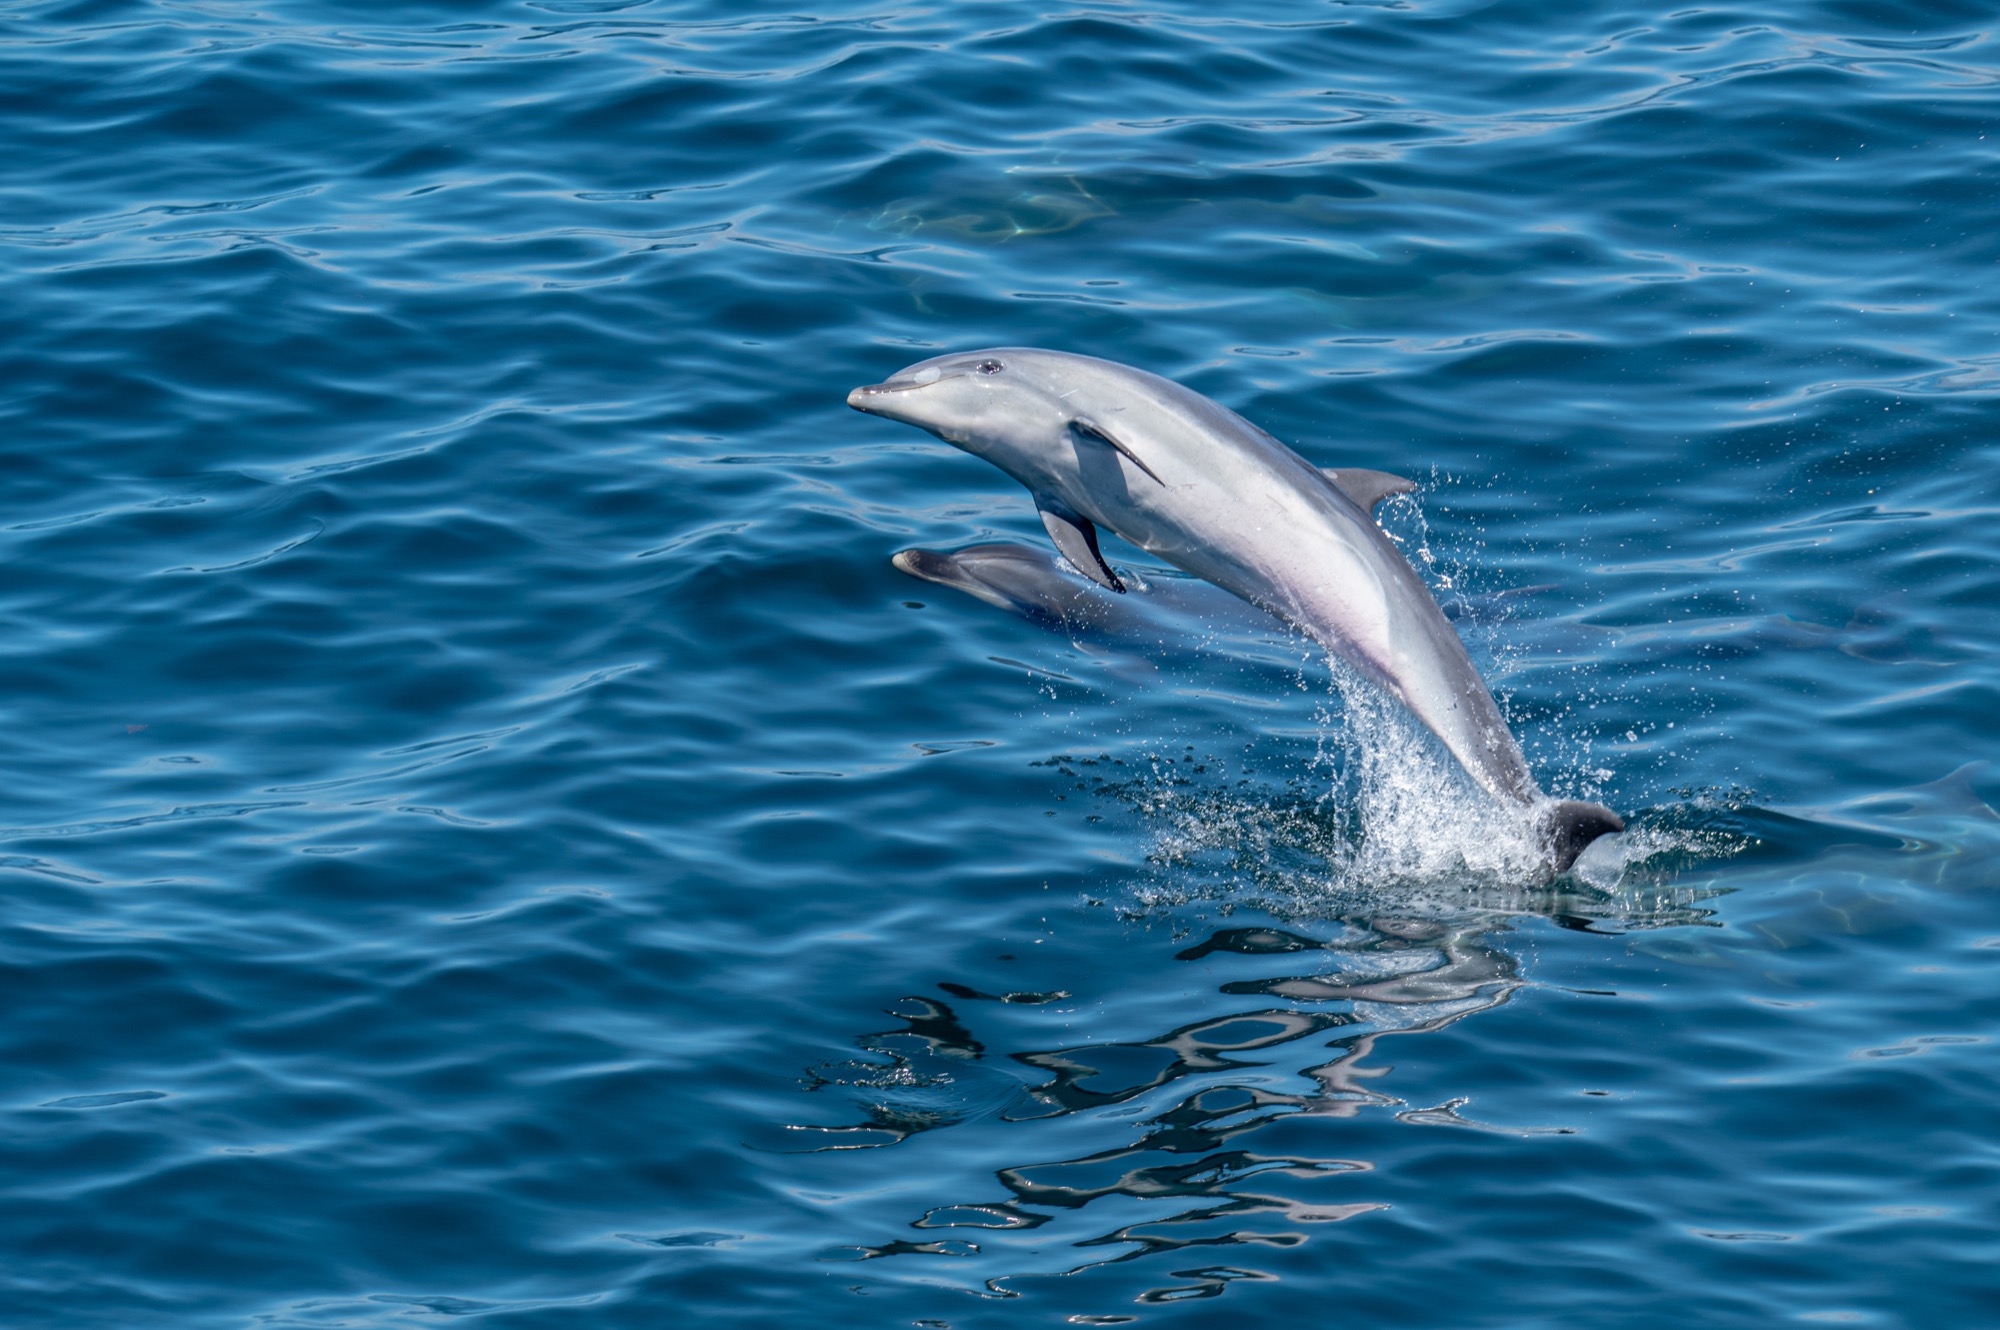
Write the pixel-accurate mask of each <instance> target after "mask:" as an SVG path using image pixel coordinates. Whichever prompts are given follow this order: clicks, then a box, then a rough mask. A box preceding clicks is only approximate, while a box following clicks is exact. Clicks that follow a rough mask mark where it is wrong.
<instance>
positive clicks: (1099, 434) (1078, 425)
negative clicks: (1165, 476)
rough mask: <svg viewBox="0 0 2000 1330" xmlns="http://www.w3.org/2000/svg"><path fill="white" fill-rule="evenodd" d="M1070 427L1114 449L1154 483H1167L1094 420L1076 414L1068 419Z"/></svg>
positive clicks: (1085, 436) (1115, 436)
mask: <svg viewBox="0 0 2000 1330" xmlns="http://www.w3.org/2000/svg"><path fill="white" fill-rule="evenodd" d="M1070 428H1071V429H1073V430H1075V431H1076V432H1077V433H1078V434H1081V435H1082V436H1083V437H1084V438H1086V439H1094V440H1096V441H1097V442H1098V443H1101V444H1103V445H1104V446H1105V447H1107V448H1112V449H1115V450H1116V451H1117V452H1118V454H1119V455H1120V456H1122V457H1123V458H1124V459H1125V460H1126V461H1128V462H1130V463H1131V464H1132V465H1133V466H1136V467H1138V468H1139V469H1140V470H1141V471H1144V472H1145V473H1146V474H1147V475H1149V476H1151V477H1152V478H1153V483H1154V484H1156V485H1164V484H1166V483H1167V482H1166V481H1164V480H1161V479H1160V477H1159V473H1158V472H1156V471H1154V470H1153V468H1152V467H1150V466H1147V465H1146V464H1145V463H1144V462H1143V461H1141V460H1139V454H1137V453H1135V452H1133V451H1132V449H1131V448H1130V447H1129V446H1127V445H1126V444H1125V443H1124V442H1123V441H1122V440H1120V439H1119V438H1118V436H1117V435H1115V434H1113V433H1111V432H1110V431H1109V430H1107V429H1105V428H1104V426H1102V425H1100V424H1098V423H1097V422H1096V421H1094V420H1086V419H1085V418H1084V417H1082V416H1078V417H1077V418H1076V419H1075V420H1072V421H1070Z"/></svg>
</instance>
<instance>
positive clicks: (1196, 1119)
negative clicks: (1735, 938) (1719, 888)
mask: <svg viewBox="0 0 2000 1330" xmlns="http://www.w3.org/2000/svg"><path fill="white" fill-rule="evenodd" d="M1705 894H1712V893H1704V892H1702V891H1700V890H1692V889H1689V890H1679V891H1675V890H1655V891H1652V892H1650V893H1646V896H1645V899H1644V901H1643V903H1641V902H1639V901H1637V900H1634V899H1630V898H1627V899H1612V898H1606V897H1602V896H1598V895H1596V894H1594V893H1588V892H1582V893H1579V892H1577V891H1576V890H1575V889H1568V890H1550V891H1546V892H1543V893H1540V898H1539V899H1538V900H1529V899H1527V898H1525V897H1524V896H1523V895H1522V894H1521V893H1509V894H1508V895H1507V896H1506V898H1505V899H1504V900H1502V901H1499V902H1482V901H1480V900H1479V899H1477V898H1476V897H1475V898H1473V899H1466V898H1465V897H1464V896H1463V894H1461V895H1460V898H1459V900H1458V901H1457V903H1456V904H1455V905H1453V906H1452V907H1451V908H1449V909H1441V908H1440V907H1439V903H1438V901H1437V900H1435V899H1433V900H1430V901H1405V902H1402V905H1403V906H1405V907H1410V908H1399V907H1398V905H1397V903H1394V902H1387V901H1385V902H1383V903H1381V904H1380V905H1378V906H1377V907H1376V908H1375V909H1373V910H1365V909H1355V910H1351V911H1348V912H1345V913H1342V914H1340V915H1338V916H1337V917H1333V918H1322V919H1320V920H1318V921H1317V922H1316V923H1315V924H1313V925H1312V926H1307V925H1305V924H1302V923H1301V924H1295V925H1293V926H1279V925H1277V924H1266V925H1260V926H1248V927H1221V928H1213V929H1211V930H1210V931H1208V933H1207V935H1206V936H1205V937H1203V938H1202V939H1201V940H1200V941H1198V942H1196V943H1194V944H1193V945H1191V946H1187V947H1185V948H1184V949H1182V950H1180V951H1179V952H1178V953H1176V955H1177V959H1178V960H1180V961H1183V962H1188V963H1191V964H1198V965H1199V966H1200V968H1201V969H1202V971H1203V972H1204V973H1210V972H1216V971H1220V972H1221V973H1223V974H1227V975H1230V976H1233V977H1230V978H1227V979H1225V980H1224V981H1223V982H1222V983H1220V984H1219V985H1217V986H1215V987H1214V988H1213V989H1212V990H1211V991H1209V992H1208V993H1207V995H1206V996H1205V997H1201V996H1197V997H1194V998H1191V999H1189V1005H1188V1007H1184V1008H1182V1009H1181V1010H1179V1011H1178V1012H1177V1013H1176V1014H1177V1015H1178V1016H1179V1017H1180V1020H1179V1021H1178V1022H1177V1023H1174V1024H1171V1025H1170V1026H1168V1027H1167V1028H1164V1029H1162V1030H1161V1031H1160V1032H1159V1033H1157V1034H1155V1035H1153V1036H1151V1037H1149V1038H1141V1039H1122V1040H1102V1041H1097V1040H1090V1039H1088V1038H1086V1039H1083V1040H1080V1041H1078V1042H1075V1043H1069V1044H1063V1045H1060V1046H1056V1047H1051V1048H1020V1049H1013V1048H1005V1047H999V1046H995V1045H993V1044H991V1043H989V1042H988V1040H987V1039H985V1038H982V1036H981V1030H980V1027H981V1025H982V1022H981V1020H980V1019H979V1015H980V1004H982V1003H985V1002H1000V1003H1010V1004H1029V1005H1044V1004H1051V1003H1060V1002H1062V1001H1064V1000H1065V999H1067V998H1068V997H1069V994H1067V993H1063V992H1047V993H1001V994H994V993H983V992H977V991H975V990H973V989H971V988H969V987H966V986H964V985H959V984H953V983H946V984H942V985H940V988H941V989H943V990H944V991H945V992H946V994H947V995H948V996H949V997H951V998H954V999H956V1001H946V1000H945V999H943V998H939V997H935V996H929V995H924V996H912V997H908V998H905V999H903V1001H902V1002H900V1003H899V1004H897V1006H896V1007H895V1008H894V1009H893V1014H894V1015H895V1016H896V1017H897V1019H898V1024H897V1025H896V1026H895V1028H893V1029H889V1030H883V1031H877V1032H871V1033H868V1034H865V1035H862V1036H860V1037H859V1038H858V1039H857V1041H856V1042H857V1043H858V1045H859V1046H860V1048H861V1049H862V1050H863V1051H864V1054H865V1056H863V1057H861V1058H857V1059H854V1060H852V1061H847V1062H840V1063H834V1064H828V1065H823V1066H820V1067H818V1068H815V1069H814V1070H813V1072H812V1074H811V1075H810V1077H809V1079H808V1081H807V1084H808V1086H809V1088H810V1089H812V1090H815V1091H835V1092H838V1093H840V1094H842V1095H843V1096H844V1097H845V1098H846V1099H848V1100H849V1101H850V1102H851V1103H853V1104H854V1105H855V1106H857V1107H858V1108H859V1109H860V1110H861V1112H862V1113H863V1115H864V1120H863V1121H859V1122H854V1123H850V1124H847V1125H843V1126H837V1127H825V1128H799V1129H797V1131H798V1133H799V1134H800V1136H801V1137H803V1138H805V1139H806V1140H808V1141H810V1144H808V1145H806V1147H805V1148H807V1149H811V1150H836V1149H854V1148H865V1147H871V1146H874V1147H887V1146H894V1145H896V1144H898V1143H900V1142H902V1141H904V1140H906V1139H908V1138H909V1137H911V1136H914V1135H916V1134H917V1133H920V1132H928V1131H938V1130H944V1129H950V1128H955V1127H961V1126H964V1125H967V1124H969V1123H971V1122H972V1121H974V1120H976V1119H982V1118H996V1119H998V1120H999V1121H1000V1122H1002V1123H1007V1122H1026V1121H1029V1120H1036V1119H1040V1120H1049V1121H1044V1122H1043V1123H1042V1124H1041V1127H1040V1129H1038V1130H1037V1131H1035V1133H1034V1134H1033V1136H1032V1138H1031V1139H1032V1140H1034V1141H1035V1142H1036V1143H1037V1144H1038V1145H1046V1144H1049V1143H1053V1142H1055V1141H1058V1140H1062V1141H1069V1142H1073V1143H1074V1144H1075V1145H1076V1146H1077V1147H1078V1148H1077V1149H1076V1151H1075V1153H1070V1154H1065V1155H1061V1156H1058V1157H1053V1158H1049V1157H1037V1158H1029V1159H1023V1160H1021V1161H1020V1162H1017V1163H1014V1164H1012V1165H1009V1166H1006V1167H1001V1168H999V1169H997V1170H995V1172H994V1173H993V1179H994V1182H995V1184H997V1185H995V1186H994V1187H993V1188H992V1190H990V1191H983V1192H981V1193H978V1194H972V1195H966V1196H961V1197H956V1198H952V1199H949V1200H947V1201H945V1202H944V1203H941V1204H938V1205H936V1206H934V1207H933V1208H931V1209H929V1210H928V1211H926V1212H924V1213H922V1214H913V1215H911V1216H910V1217H909V1220H908V1223H909V1226H910V1227H911V1228H912V1229H913V1230H916V1232H917V1236H914V1237H903V1238H894V1239H890V1240H887V1241H884V1242H880V1243H876V1244H873V1245H856V1246H848V1247H839V1248H835V1249H833V1250H831V1251H828V1252H826V1253H825V1256H826V1258H827V1259H831V1260H874V1259H878V1258H884V1257H892V1256H911V1255H917V1256H951V1257H956V1258H960V1260H961V1261H964V1262H969V1266H960V1267H957V1270H956V1272H957V1273H959V1274H961V1275H967V1276H968V1277H970V1278H971V1279H972V1281H973V1282H974V1283H976V1284H977V1286H978V1287H977V1289H976V1290H972V1291H984V1292H986V1293H988V1294H994V1295H1005V1294H1007V1293H1009V1292H1011V1291H1013V1290H1012V1289H1011V1288H1010V1283H1011V1282H1012V1281H1015V1280H1018V1279H1019V1278H1021V1277H1023V1276H1026V1275H1030V1274H1032V1275H1057V1274H1074V1273H1077V1272H1080V1271H1083V1270H1086V1269H1090V1268H1092V1267H1096V1266H1103V1265H1109V1264H1112V1263H1116V1262H1121V1261H1129V1260H1132V1259H1134V1258H1137V1257H1141V1256H1147V1255H1152V1254H1157V1253H1162V1252H1169V1253H1171V1252H1178V1251H1181V1250H1183V1249H1194V1248H1204V1249H1205V1248H1227V1249H1231V1251H1230V1254H1229V1255H1228V1256H1227V1258H1226V1259H1227V1260H1228V1261H1229V1262H1230V1263H1231V1264H1229V1265H1228V1266H1220V1265H1217V1266H1213V1267H1210V1266H1208V1265H1206V1264H1205V1262H1206V1261H1208V1260H1209V1259H1216V1260H1220V1259H1223V1256H1222V1254H1221V1253H1220V1252H1218V1253H1216V1255H1215V1257H1213V1258H1209V1257H1200V1256H1197V1255H1195V1254H1194V1253H1193V1252H1192V1251H1190V1253H1189V1255H1188V1256H1187V1257H1185V1258H1183V1259H1186V1260H1189V1261H1190V1262H1193V1263H1195V1264H1196V1265H1197V1266H1199V1267H1200V1268H1198V1269H1193V1270H1181V1269H1176V1270H1175V1272H1174V1273H1175V1276H1176V1277H1177V1278H1182V1279H1185V1280H1186V1281H1187V1282H1184V1283H1177V1284H1175V1285H1172V1286H1169V1287H1162V1288H1156V1289H1153V1290H1151V1291H1150V1292H1149V1293H1147V1294H1144V1295H1142V1296H1141V1297H1140V1298H1139V1300H1140V1301H1141V1302H1146V1301H1171V1300H1175V1299H1179V1298H1186V1297H1200V1296H1213V1295H1214V1294H1217V1293H1220V1292H1221V1291H1223V1289H1224V1288H1225V1287H1226V1285H1227V1284H1228V1283H1229V1282H1230V1281H1231V1280H1236V1279H1262V1278H1274V1277H1275V1276H1274V1275H1271V1274H1269V1273H1260V1272H1259V1271H1258V1270H1256V1269H1255V1268H1254V1267H1255V1266H1256V1259H1255V1257H1254V1256H1253V1255H1250V1254H1249V1253H1248V1252H1246V1251H1244V1250H1241V1249H1244V1248H1253V1249H1254V1248H1256V1247H1259V1246H1264V1247H1289V1246H1295V1245H1298V1244H1300V1243H1302V1242H1304V1241H1305V1240H1306V1234H1305V1232H1304V1230H1303V1228H1302V1226H1304V1225H1310V1224H1324V1223H1331V1222H1337V1221H1341V1220H1347V1219H1352V1218H1354V1217H1356V1216H1358V1215H1364V1214H1367V1213H1369V1212H1371V1211H1375V1210H1382V1209H1386V1208H1387V1206H1386V1204H1385V1203H1384V1202H1382V1201H1380V1200H1376V1199H1373V1198H1371V1197H1370V1196H1369V1194H1368V1192H1367V1189H1366V1184H1365V1182H1364V1181H1363V1175H1365V1174H1368V1173H1369V1172H1371V1171H1372V1169H1373V1167H1374V1166H1373V1164H1372V1163H1371V1162H1370V1160H1369V1158H1368V1157H1367V1155H1368V1153H1369V1152H1368V1150H1367V1148H1366V1145H1365V1142H1364V1141H1362V1140H1360V1139H1356V1140H1353V1141H1352V1142H1350V1141H1349V1140H1348V1138H1347V1137H1346V1136H1345V1134H1343V1133H1342V1132H1341V1131H1339V1130H1336V1131H1335V1133H1334V1134H1332V1135H1326V1134H1324V1133H1317V1134H1314V1135H1312V1136H1311V1137H1310V1138H1309V1139H1310V1140H1311V1141H1312V1142H1315V1143H1317V1145H1318V1146H1319V1147H1321V1148H1315V1149H1313V1150H1311V1151H1306V1150H1301V1149H1300V1148H1298V1147H1299V1144H1300V1142H1301V1141H1302V1140H1305V1139H1307V1138H1305V1137H1302V1136H1301V1135H1300V1134H1299V1133H1298V1132H1296V1131H1291V1130H1284V1129H1285V1128H1287V1127H1289V1126H1291V1125H1292V1123H1293V1122H1294V1121H1295V1120H1297V1119H1300V1118H1304V1117H1313V1118H1319V1119H1325V1120H1332V1121H1339V1120H1356V1121H1357V1122H1365V1121H1366V1120H1367V1119H1368V1118H1369V1117H1370V1116H1371V1115H1381V1117H1386V1118H1388V1119H1389V1120H1391V1121H1397V1122H1402V1123H1409V1124H1416V1125H1423V1126H1440V1125H1442V1126H1456V1127H1466V1128H1474V1129H1481V1130H1488V1131H1505V1132H1509V1133H1512V1134H1545V1133H1564V1132H1568V1131H1571V1130H1573V1128H1571V1127H1569V1126H1567V1125H1564V1124H1553V1125H1550V1126H1531V1127H1515V1126H1508V1127H1498V1126H1492V1125H1489V1124H1485V1123H1481V1122H1478V1121H1476V1120H1474V1119H1472V1118H1469V1117H1467V1116H1464V1115H1463V1114H1462V1113H1461V1112H1460V1110H1461V1109H1462V1108H1463V1106H1464V1105H1465V1103H1466V1102H1467V1098H1466V1097H1464V1096H1460V1097H1453V1098H1447V1099H1445V1100H1444V1101H1443V1102H1441V1103H1436V1104H1415V1103H1411V1102H1409V1101H1407V1100H1405V1099H1404V1098H1403V1097H1401V1096H1399V1095H1398V1094H1397V1093H1396V1087H1395V1084H1394V1079H1393V1075H1392V1073H1393V1067H1392V1066H1391V1065H1390V1063H1389V1062H1388V1061H1387V1060H1386V1057H1387V1054H1388V1052H1389V1049H1388V1047H1387V1046H1385V1044H1384V1041H1385V1040H1389V1039H1392V1038H1393V1037H1397V1036H1411V1035H1424V1034H1432V1033H1435V1032H1437V1031H1439V1030H1443V1029H1445V1028H1446V1027H1448V1026H1451V1025H1453V1024H1454V1023H1456V1022H1458V1021H1461V1020H1463V1019H1465V1018H1466V1017H1469V1016H1472V1015H1475V1014H1477V1013H1479V1012H1483V1011H1489V1010H1492V1009H1493V1008H1496V1007H1498V1006H1500V1005H1501V1004H1503V1003H1505V1002H1506V1001H1507V1000H1508V998H1509V997H1510V996H1512V995H1513V994H1514V993H1515V992H1516V991H1518V990H1519V989H1520V988H1521V987H1522V986H1523V985H1525V984H1528V983H1530V982H1532V980H1531V977H1530V976H1529V974H1528V972H1527V962H1526V961H1524V959H1523V957H1522V955H1521V954H1520V951H1519V949H1518V948H1517V947H1516V946H1513V945H1510V940H1511V939H1512V938H1513V937H1514V935H1515V930H1516V922H1517V921H1518V920H1520V919H1521V918H1522V917H1523V916H1524V915H1526V916H1533V915H1541V916H1543V917H1546V918H1549V919H1551V920H1553V921H1554V922H1556V923H1557V924H1560V925H1562V926H1564V927H1568V928H1573V929H1579V930H1589V931H1605V932H1624V931H1631V930H1638V929H1652V928H1660V927H1667V926H1673V925H1688V924H1699V923H1702V922H1703V921H1705V920H1706V919H1707V918H1708V915H1709V911H1708V910H1706V909H1705V908H1703V906H1702V903H1701V902H1702V900H1703V898H1704V896H1705ZM1190 1008H1191V1009H1190ZM1164 1023H1165V1022H1164V1021H1163V1024H1164ZM1054 1120H1069V1121H1070V1122H1072V1123H1073V1124H1074V1125H1073V1127H1071V1128H1068V1129H1063V1130H1054V1129H1053V1128H1054V1127H1055V1125H1056V1123H1055V1121H1054ZM1378 1120H1379V1119H1378ZM1280 1132H1282V1141H1280V1140H1278V1139H1274V1138H1275V1137H1277V1136H1278V1134H1279V1133H1280ZM1026 1230H1042V1232H1040V1233H1038V1234H1037V1235H1036V1238H1035V1240H1034V1241H1033V1242H1032V1243H1028V1242H1025V1241H1023V1240H1013V1239H1009V1240H1007V1241H996V1239H997V1238H1000V1237H1002V1236H1004V1235H1008V1234H1013V1233H1020V1232H1024V1231H1026Z"/></svg>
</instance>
